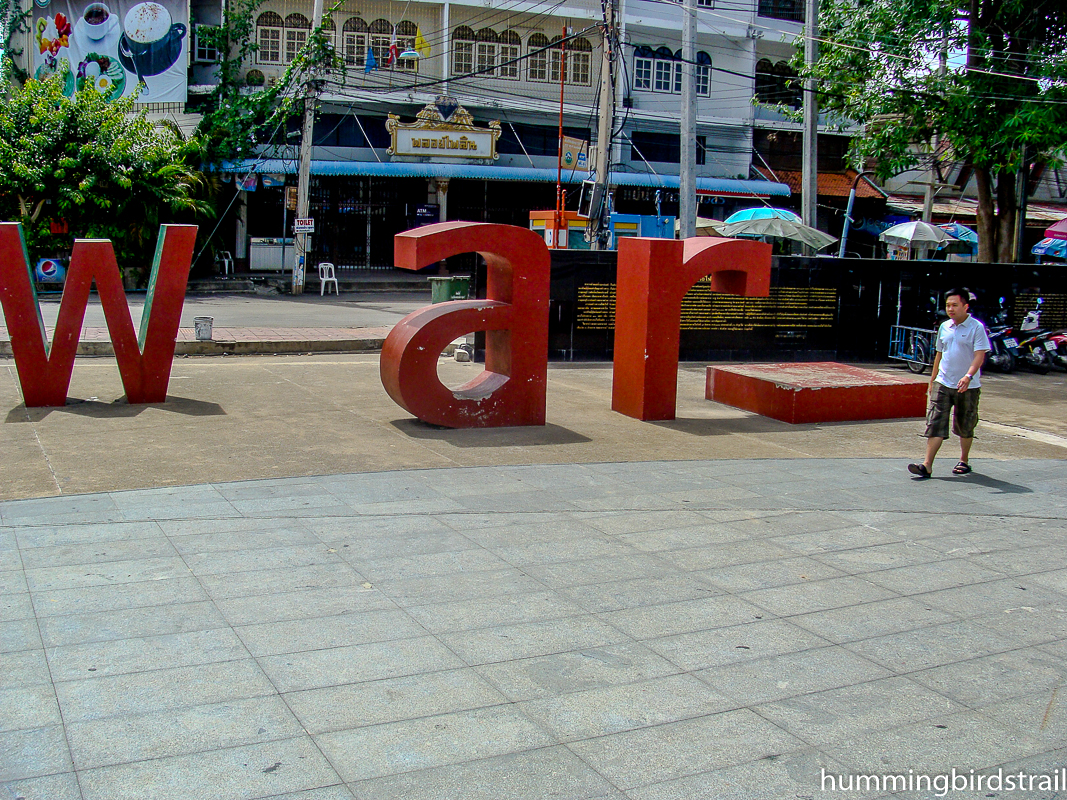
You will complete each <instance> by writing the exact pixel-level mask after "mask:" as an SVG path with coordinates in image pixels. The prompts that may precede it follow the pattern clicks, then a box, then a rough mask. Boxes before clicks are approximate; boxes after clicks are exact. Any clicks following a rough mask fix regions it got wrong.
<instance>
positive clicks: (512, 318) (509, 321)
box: [381, 222, 549, 428]
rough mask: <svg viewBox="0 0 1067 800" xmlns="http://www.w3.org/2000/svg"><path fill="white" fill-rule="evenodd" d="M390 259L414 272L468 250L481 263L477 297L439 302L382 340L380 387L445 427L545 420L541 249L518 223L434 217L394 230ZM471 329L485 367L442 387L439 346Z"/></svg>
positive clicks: (544, 259) (545, 271)
mask: <svg viewBox="0 0 1067 800" xmlns="http://www.w3.org/2000/svg"><path fill="white" fill-rule="evenodd" d="M394 242H395V244H394V253H395V257H394V261H395V262H396V266H398V267H401V268H403V269H421V268H422V267H425V266H427V265H429V264H433V263H434V262H436V261H440V260H441V259H442V258H448V257H449V256H454V255H459V254H460V253H470V252H476V253H478V254H479V255H481V256H482V257H483V258H484V259H485V262H486V264H487V266H488V268H489V272H488V276H487V281H486V294H487V296H488V297H487V299H486V300H458V301H453V302H449V303H438V304H436V305H433V306H427V307H426V308H422V309H419V310H418V311H415V312H412V313H411V314H408V315H407V316H406V317H404V319H402V320H400V322H398V323H397V324H396V327H394V328H393V330H392V331H390V332H389V336H388V337H387V338H386V340H385V344H384V345H383V346H382V356H381V374H382V384H383V385H384V386H385V390H386V391H387V392H388V393H389V396H390V397H392V398H393V400H395V401H396V403H397V404H398V405H400V406H401V407H402V408H405V409H407V410H408V411H409V412H411V413H412V414H414V415H415V416H416V417H418V418H419V419H421V420H423V421H424V422H430V423H432V424H434V425H442V426H444V427H448V428H489V427H500V426H505V425H544V424H545V391H546V383H547V377H548V279H549V256H548V248H547V247H545V243H544V241H542V239H541V237H540V236H538V235H537V234H536V233H533V232H532V231H529V230H526V229H525V228H518V227H515V226H512V225H493V224H487V223H479V222H442V223H439V224H437V225H427V226H425V227H422V228H418V229H417V230H413V231H405V232H404V233H400V234H397V236H396V238H395V239H394ZM471 331H486V336H485V369H484V370H483V371H482V373H481V374H480V375H478V376H477V377H476V378H474V380H472V381H470V382H468V383H466V384H464V385H463V386H460V387H459V388H457V389H449V388H448V387H446V386H445V385H444V384H442V383H441V381H440V379H439V378H438V377H437V360H438V358H440V355H441V351H442V350H444V348H445V347H446V346H447V345H448V344H449V342H452V341H454V340H455V339H456V338H458V337H460V336H463V335H464V334H466V333H470V332H471Z"/></svg>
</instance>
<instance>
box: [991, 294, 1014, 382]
mask: <svg viewBox="0 0 1067 800" xmlns="http://www.w3.org/2000/svg"><path fill="white" fill-rule="evenodd" d="M989 321H990V323H991V324H988V325H986V335H987V336H988V337H989V353H988V354H987V355H986V364H987V365H989V366H990V367H991V368H992V369H996V370H997V371H998V372H1005V373H1007V372H1012V371H1014V370H1015V365H1016V359H1017V358H1018V357H1019V342H1018V341H1016V339H1015V338H1013V337H1012V326H1010V325H1009V324H1008V323H1007V308H1005V307H1004V298H1001V299H1000V308H999V309H998V311H997V314H994V315H993V317H992V319H990V320H989Z"/></svg>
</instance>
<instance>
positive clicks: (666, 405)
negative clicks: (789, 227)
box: [611, 237, 771, 421]
mask: <svg viewBox="0 0 1067 800" xmlns="http://www.w3.org/2000/svg"><path fill="white" fill-rule="evenodd" d="M706 275H710V276H711V291H713V292H725V293H726V294H738V295H741V296H743V297H766V296H767V295H768V294H769V292H770V284H771V246H770V245H769V244H763V243H762V242H753V241H745V240H743V239H715V238H703V237H702V238H694V239H685V240H684V241H674V240H671V239H621V240H620V241H619V269H618V277H617V279H616V280H617V284H616V289H615V298H616V299H615V369H614V375H613V378H612V385H611V407H612V409H613V410H615V411H618V412H619V413H620V414H626V415H627V416H630V417H636V418H637V419H641V420H646V421H647V420H657V419H674V413H675V407H676V404H677V399H678V345H679V336H680V332H679V328H680V326H681V318H682V298H683V297H685V293H686V292H688V291H689V289H690V287H692V286H693V284H695V283H696V282H697V281H698V280H700V279H701V278H703V277H704V276H706Z"/></svg>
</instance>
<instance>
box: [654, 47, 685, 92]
mask: <svg viewBox="0 0 1067 800" xmlns="http://www.w3.org/2000/svg"><path fill="white" fill-rule="evenodd" d="M679 67H681V64H679V63H677V62H676V61H675V60H674V53H672V52H671V49H670V48H669V47H660V48H658V49H657V50H656V61H655V63H654V64H653V72H652V88H653V89H654V90H655V91H657V92H670V91H673V90H674V72H675V69H676V68H679ZM678 88H679V89H681V85H679V87H678Z"/></svg>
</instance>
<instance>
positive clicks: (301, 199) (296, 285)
mask: <svg viewBox="0 0 1067 800" xmlns="http://www.w3.org/2000/svg"><path fill="white" fill-rule="evenodd" d="M322 5H323V0H315V2H314V5H313V6H312V11H311V16H312V22H311V26H312V27H311V30H312V32H315V31H317V30H318V29H319V28H321V27H322ZM283 46H284V43H283ZM315 78H316V76H315V75H313V74H311V73H308V74H306V75H305V76H304V81H305V83H304V126H303V128H302V130H301V134H300V166H299V172H298V173H297V184H296V216H297V219H307V216H308V208H309V206H310V199H311V191H310V189H311V186H310V183H311V144H312V138H313V134H314V131H315V99H316V95H317V90H316V89H315V87H314V86H313V84H314V81H315ZM295 238H296V258H295V259H294V260H293V288H292V292H293V294H303V293H304V273H305V269H306V268H307V258H308V254H309V253H310V252H311V234H310V233H297V234H295Z"/></svg>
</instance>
